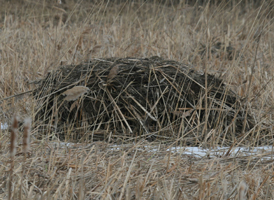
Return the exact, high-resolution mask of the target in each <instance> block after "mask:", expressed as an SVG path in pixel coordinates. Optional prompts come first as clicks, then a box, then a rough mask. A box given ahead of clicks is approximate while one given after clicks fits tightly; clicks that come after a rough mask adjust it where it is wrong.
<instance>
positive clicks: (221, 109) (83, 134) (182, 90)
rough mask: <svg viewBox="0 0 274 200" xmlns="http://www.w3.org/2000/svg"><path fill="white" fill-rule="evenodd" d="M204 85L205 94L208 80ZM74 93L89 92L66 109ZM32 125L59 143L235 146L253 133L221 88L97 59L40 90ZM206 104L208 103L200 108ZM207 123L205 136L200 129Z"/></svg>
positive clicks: (157, 67) (64, 71)
mask: <svg viewBox="0 0 274 200" xmlns="http://www.w3.org/2000/svg"><path fill="white" fill-rule="evenodd" d="M206 77H207V87H206V81H205V79H206ZM75 86H86V87H87V88H89V89H90V90H89V92H88V93H86V94H82V95H81V96H80V97H79V98H77V99H76V100H72V101H67V100H66V99H65V96H63V95H62V94H63V93H64V92H66V91H68V90H69V89H71V88H73V87H75ZM34 95H35V96H36V99H37V100H38V103H37V114H36V120H38V121H39V122H41V123H42V124H47V126H46V128H45V129H44V130H46V129H47V130H48V129H51V131H55V132H56V133H57V134H58V136H59V137H61V138H62V137H69V136H71V135H72V133H74V134H73V138H74V139H80V138H89V139H92V140H102V139H107V138H108V139H109V138H110V136H111V138H115V137H120V138H121V137H122V138H127V139H128V138H136V136H138V137H144V138H152V139H155V138H157V139H159V138H163V139H165V140H167V139H170V140H174V139H177V138H180V137H181V139H182V140H183V141H185V143H186V144H191V145H197V144H199V143H201V142H203V141H204V140H208V139H210V138H211V137H214V140H217V141H216V143H222V142H223V140H224V139H225V140H229V141H230V142H234V141H235V139H237V138H238V137H240V136H241V135H242V132H245V131H248V130H250V129H251V128H253V127H254V121H253V119H252V117H251V116H250V114H249V113H246V112H245V109H244V107H243V106H242V105H241V103H240V101H239V98H238V97H237V95H236V94H235V93H234V92H233V91H231V90H229V89H228V88H227V87H226V86H225V84H223V82H222V80H220V79H217V78H215V77H214V76H213V75H210V74H208V75H207V76H205V74H201V73H198V72H197V71H194V70H192V69H191V68H190V67H188V66H186V65H184V64H182V63H179V62H176V61H173V60H164V59H162V58H160V57H156V56H155V57H151V58H102V59H93V60H91V61H89V62H86V63H82V64H79V65H68V66H61V67H60V68H59V69H57V70H56V71H54V72H51V73H49V74H48V75H47V77H46V78H45V79H44V80H42V81H41V82H40V83H39V86H38V87H37V89H36V90H35V91H34ZM206 100H207V101H206ZM206 123H207V126H206V127H207V129H205V124H206Z"/></svg>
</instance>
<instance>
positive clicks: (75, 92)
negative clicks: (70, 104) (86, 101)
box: [62, 86, 89, 101]
mask: <svg viewBox="0 0 274 200" xmlns="http://www.w3.org/2000/svg"><path fill="white" fill-rule="evenodd" d="M88 91H89V88H88V87H85V86H74V87H73V88H71V89H68V90H66V91H65V92H63V93H62V95H64V96H66V97H65V98H64V100H66V101H75V100H76V99H78V98H79V97H80V96H82V95H83V94H85V93H87V92H88Z"/></svg>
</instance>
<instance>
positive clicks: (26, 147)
mask: <svg viewBox="0 0 274 200" xmlns="http://www.w3.org/2000/svg"><path fill="white" fill-rule="evenodd" d="M30 129H31V118H26V119H25V122H24V132H23V153H24V162H23V165H22V177H21V184H20V192H19V199H20V200H21V199H22V186H23V178H24V175H25V169H26V166H25V163H26V159H27V152H28V151H29V138H30Z"/></svg>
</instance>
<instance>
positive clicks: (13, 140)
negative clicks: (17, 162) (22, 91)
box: [8, 116, 18, 200]
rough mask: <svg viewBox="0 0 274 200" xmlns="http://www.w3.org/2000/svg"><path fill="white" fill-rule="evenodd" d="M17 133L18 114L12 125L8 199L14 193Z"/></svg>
mask: <svg viewBox="0 0 274 200" xmlns="http://www.w3.org/2000/svg"><path fill="white" fill-rule="evenodd" d="M17 133H18V119H17V116H14V118H13V122H12V126H11V137H10V179H9V188H8V189H9V194H8V199H9V200H10V199H11V195H12V193H11V192H12V191H11V190H12V177H13V168H14V156H15V154H16V146H17V141H16V140H17Z"/></svg>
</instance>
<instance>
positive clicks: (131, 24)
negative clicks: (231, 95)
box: [0, 0, 274, 200]
mask: <svg viewBox="0 0 274 200" xmlns="http://www.w3.org/2000/svg"><path fill="white" fill-rule="evenodd" d="M169 2H170V1H169ZM184 2H185V1H181V3H178V4H168V5H167V4H164V3H157V1H147V2H146V1H142V0H136V1H134V2H132V1H129V0H128V1H121V2H120V3H112V1H85V0H82V1H81V0H80V1H74V0H66V2H65V3H62V4H58V3H55V1H42V0H38V1H31V0H22V1H15V0H14V1H12V0H11V1H5V0H0V4H1V6H0V14H1V15H0V19H1V20H0V81H1V82H0V105H1V107H0V120H1V123H2V124H4V123H8V125H9V127H10V128H9V129H2V130H0V152H1V154H0V199H16V200H17V199H41V200H42V199H107V200H114V199H149V200H158V199H159V200H160V199H163V200H164V199H167V200H169V199H197V200H198V199H199V200H200V199H218V200H219V199H223V200H227V199H239V200H244V199H251V200H255V199H262V200H266V199H274V170H273V168H274V165H273V164H274V158H273V155H274V152H273V149H272V150H265V151H258V152H257V153H256V154H247V153H245V152H241V151H239V152H237V153H236V154H232V153H231V152H232V150H233V148H234V147H237V146H242V147H246V148H249V149H252V148H253V147H257V146H258V145H259V142H258V140H257V138H263V137H267V138H268V139H267V141H266V142H265V143H263V144H260V145H268V146H272V145H273V142H274V135H273V131H272V127H273V114H272V112H273V108H274V107H273V105H274V100H273V99H274V92H273V89H274V82H273V74H274V68H273V63H274V57H273V56H274V24H273V16H274V10H273V8H274V7H273V4H271V3H270V2H271V1H261V2H260V3H259V5H254V4H253V3H243V2H242V3H239V1H221V3H219V4H214V3H212V4H211V5H208V4H204V5H198V4H195V5H194V4H193V5H187V4H185V3H184ZM227 2H229V3H227ZM246 2H247V1H246ZM218 42H221V44H222V45H224V46H225V47H229V48H234V49H235V51H236V52H237V53H236V54H234V56H232V57H230V58H228V56H227V55H228V52H227V51H229V48H224V49H222V48H221V49H218V48H215V47H216V44H217V43H218ZM202 47H204V49H205V55H201V48H202ZM212 48H213V49H214V48H215V50H207V49H212ZM151 56H160V57H163V58H165V59H172V60H176V61H179V62H182V63H185V64H186V65H189V66H192V67H193V68H194V69H196V70H198V71H201V72H206V73H210V74H214V75H215V76H216V77H219V78H221V79H223V80H224V82H225V83H226V84H227V86H229V88H230V89H232V90H233V91H235V92H236V93H237V94H238V95H239V96H240V97H241V98H245V99H246V102H247V103H246V109H248V110H249V111H250V112H251V113H252V116H253V117H254V120H255V122H256V131H255V129H254V131H253V132H252V133H251V132H248V133H244V137H242V139H241V140H239V141H237V142H235V144H237V145H234V146H233V145H232V146H231V147H230V148H228V149H226V150H225V151H223V152H220V151H221V150H218V148H217V147H218V144H215V143H214V138H211V139H210V140H208V141H207V140H205V141H202V145H201V146H203V147H210V150H208V153H207V155H206V156H199V155H198V156H197V155H192V154H187V153H186V152H185V151H184V150H180V151H170V150H169V149H170V148H171V147H176V146H178V144H179V143H178V141H175V140H174V142H169V143H164V142H163V141H154V142H148V141H146V140H136V141H135V142H127V143H123V144H121V145H120V146H115V144H114V143H110V142H105V141H97V142H85V141H83V142H81V143H63V142H61V141H60V140H59V139H58V138H57V137H56V136H55V134H54V133H50V132H49V133H48V134H46V135H41V134H40V133H39V131H38V128H37V127H38V126H39V124H37V123H36V122H35V121H34V120H33V121H32V128H31V130H30V129H29V128H30V124H29V122H28V123H27V124H26V125H25V129H24V130H23V129H21V128H19V130H18V129H17V123H16V121H15V122H13V117H14V116H15V115H16V116H18V118H19V121H22V120H24V119H25V118H27V117H30V118H31V119H34V116H35V113H36V112H37V110H36V109H35V108H36V107H35V106H36V100H35V99H34V98H33V96H32V95H30V94H31V93H26V94H24V95H17V94H21V93H24V92H28V91H30V90H33V89H35V84H33V83H34V82H35V81H39V80H40V79H42V78H44V77H45V76H46V75H47V73H48V72H50V71H52V70H55V69H57V68H58V67H59V66H60V64H61V63H66V64H78V63H80V62H81V61H83V60H86V59H91V58H106V57H122V58H124V57H151ZM262 129H266V130H268V131H264V132H262V131H260V130H262ZM29 131H30V144H27V143H26V141H27V140H26V139H27V134H28V132H29ZM23 132H25V134H23ZM249 134H253V135H252V137H253V138H254V140H253V141H250V140H248V141H245V136H247V135H249ZM262 134H264V135H262ZM16 135H17V139H18V140H17V141H18V146H16V144H15V143H14V142H15V140H16V137H15V136H16ZM23 135H24V136H23ZM110 135H111V134H110ZM23 138H24V139H25V142H23ZM196 139H197V138H193V140H196ZM10 141H11V142H10ZM65 142H71V141H69V140H67V141H65ZM10 146H12V147H10ZM27 147H29V150H28V152H27V153H26V151H27V150H26V148H27ZM15 149H16V152H14V154H13V153H12V152H10V151H13V150H15ZM216 152H219V154H218V155H217V154H216Z"/></svg>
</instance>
